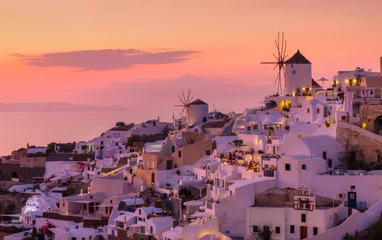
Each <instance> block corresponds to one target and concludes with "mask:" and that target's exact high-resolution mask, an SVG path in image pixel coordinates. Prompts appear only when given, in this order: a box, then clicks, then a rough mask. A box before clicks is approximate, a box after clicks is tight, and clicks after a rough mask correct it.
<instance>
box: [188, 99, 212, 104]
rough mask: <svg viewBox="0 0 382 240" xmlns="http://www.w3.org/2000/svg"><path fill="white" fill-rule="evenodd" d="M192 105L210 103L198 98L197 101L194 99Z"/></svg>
mask: <svg viewBox="0 0 382 240" xmlns="http://www.w3.org/2000/svg"><path fill="white" fill-rule="evenodd" d="M190 105H208V104H207V103H205V102H203V101H202V100H200V99H199V98H198V99H196V100H195V101H193V102H192V103H190Z"/></svg>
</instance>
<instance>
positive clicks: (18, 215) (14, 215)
mask: <svg viewBox="0 0 382 240" xmlns="http://www.w3.org/2000/svg"><path fill="white" fill-rule="evenodd" d="M0 216H2V217H24V216H28V214H22V213H21V214H1V215H0Z"/></svg>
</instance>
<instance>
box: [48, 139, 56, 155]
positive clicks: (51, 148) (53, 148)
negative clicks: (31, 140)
mask: <svg viewBox="0 0 382 240" xmlns="http://www.w3.org/2000/svg"><path fill="white" fill-rule="evenodd" d="M56 144H57V143H55V142H51V143H49V144H48V146H47V149H46V153H55V152H56Z"/></svg>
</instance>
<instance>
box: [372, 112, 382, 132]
mask: <svg viewBox="0 0 382 240" xmlns="http://www.w3.org/2000/svg"><path fill="white" fill-rule="evenodd" d="M380 131H382V115H380V116H379V117H377V118H376V119H375V120H374V133H376V134H379V132H380Z"/></svg>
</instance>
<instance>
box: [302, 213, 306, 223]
mask: <svg viewBox="0 0 382 240" xmlns="http://www.w3.org/2000/svg"><path fill="white" fill-rule="evenodd" d="M301 222H306V214H301Z"/></svg>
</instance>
